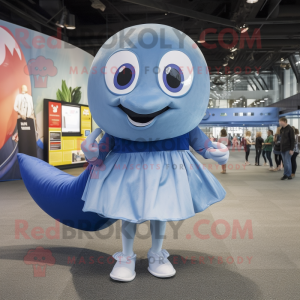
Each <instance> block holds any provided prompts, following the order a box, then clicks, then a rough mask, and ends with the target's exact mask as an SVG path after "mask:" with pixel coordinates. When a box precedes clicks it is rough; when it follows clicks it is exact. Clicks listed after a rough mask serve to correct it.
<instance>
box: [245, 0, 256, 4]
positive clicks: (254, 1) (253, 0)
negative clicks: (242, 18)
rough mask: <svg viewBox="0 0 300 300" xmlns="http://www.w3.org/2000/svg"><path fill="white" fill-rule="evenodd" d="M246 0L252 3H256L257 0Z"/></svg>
mask: <svg viewBox="0 0 300 300" xmlns="http://www.w3.org/2000/svg"><path fill="white" fill-rule="evenodd" d="M246 2H247V3H249V4H254V3H257V2H258V0H247V1H246Z"/></svg>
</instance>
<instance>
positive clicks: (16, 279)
mask: <svg viewBox="0 0 300 300" xmlns="http://www.w3.org/2000/svg"><path fill="white" fill-rule="evenodd" d="M197 158H199V159H200V161H201V162H203V163H205V164H206V167H207V168H209V169H210V170H211V172H212V173H213V174H214V175H215V176H216V177H217V178H218V179H219V180H220V182H221V183H222V185H223V186H224V187H225V189H226V191H227V196H226V198H225V199H224V200H223V201H222V202H219V203H217V204H214V205H213V206H211V207H209V208H208V209H207V210H205V211H204V212H202V213H200V214H198V215H196V216H195V217H193V218H190V219H188V220H185V221H183V222H174V223H168V225H167V230H166V239H165V241H164V245H163V247H164V248H165V249H167V250H168V251H169V252H170V254H171V257H170V260H171V262H172V263H173V264H174V267H175V268H176V270H177V273H176V276H175V277H174V278H169V279H158V278H155V277H153V276H152V275H151V274H150V273H149V272H148V271H147V259H146V254H147V251H148V249H149V248H150V246H151V236H150V234H149V222H146V223H144V224H141V225H139V226H138V233H137V236H136V239H135V243H134V250H135V252H136V254H137V256H138V261H137V267H136V272H137V277H136V279H135V280H134V281H132V282H130V283H120V282H114V281H112V280H111V279H110V277H109V273H110V271H111V269H112V267H113V264H114V261H113V260H112V258H111V254H113V253H115V252H116V251H120V250H121V239H120V222H117V223H115V224H113V225H112V226H111V227H110V228H109V229H106V230H103V231H102V232H97V233H90V234H88V235H87V234H85V233H84V232H82V231H77V230H73V229H69V228H68V227H66V226H62V225H58V226H59V228H58V230H57V232H58V233H59V234H58V235H57V236H55V230H53V229H54V228H51V227H54V226H55V222H54V220H53V219H51V218H50V217H49V216H48V215H46V214H45V213H44V212H43V211H42V210H41V209H40V208H39V207H38V206H37V205H36V204H35V202H34V201H33V200H32V199H31V197H30V195H29V194H28V192H27V190H26V188H25V187H24V184H23V182H22V181H12V182H2V183H0V299H5V300H7V299H12V300H17V299H31V300H35V299H62V300H67V299H72V300H75V299H159V300H161V299H172V300H175V299H230V300H234V299H238V300H241V299H288V300H292V299H295V300H298V299H300V296H299V295H300V284H299V282H300V251H299V246H300V197H299V195H300V179H299V178H300V173H299V175H298V176H297V177H296V178H295V179H294V180H289V181H288V180H286V181H280V180H279V179H280V177H281V176H282V172H270V171H268V167H263V166H260V167H256V166H254V165H253V164H254V151H252V152H251V153H250V162H251V163H252V165H251V166H247V167H245V166H244V152H243V151H241V152H239V151H231V157H230V161H229V164H228V166H227V169H228V174H226V175H222V174H220V171H221V167H220V166H217V165H216V164H215V163H214V162H213V161H209V160H204V159H202V158H200V156H198V155H197ZM81 171H82V170H81V169H70V170H67V172H68V173H70V174H73V175H78V174H80V172H81ZM299 172H300V170H299ZM21 227H24V229H23V231H22V232H23V234H22V233H20V234H19V235H18V232H19V231H20V230H18V228H21ZM51 229H52V230H51ZM37 247H43V248H44V249H45V250H42V253H44V254H45V256H48V258H47V259H46V260H47V262H48V265H47V266H46V268H45V267H43V268H39V267H38V265H36V264H35V265H33V264H32V263H29V264H26V261H27V259H26V257H27V255H30V254H31V251H30V252H28V251H29V250H31V249H33V253H34V250H35V249H36V248H37ZM46 250H48V251H46ZM39 253H41V252H39ZM49 256H51V258H52V257H53V258H52V261H51V259H50V260H49ZM42 259H43V258H42ZM54 260H55V262H54ZM44 275H45V276H44ZM43 276H44V277H43Z"/></svg>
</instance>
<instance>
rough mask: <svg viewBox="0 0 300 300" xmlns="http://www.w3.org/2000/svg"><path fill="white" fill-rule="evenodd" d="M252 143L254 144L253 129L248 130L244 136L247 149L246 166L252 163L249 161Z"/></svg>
mask: <svg viewBox="0 0 300 300" xmlns="http://www.w3.org/2000/svg"><path fill="white" fill-rule="evenodd" d="M251 145H252V139H251V131H249V130H248V131H246V135H245V137H244V150H245V159H246V161H245V165H246V166H249V165H251V164H250V163H249V162H248V158H249V154H250V148H251Z"/></svg>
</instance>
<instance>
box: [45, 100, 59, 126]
mask: <svg viewBox="0 0 300 300" xmlns="http://www.w3.org/2000/svg"><path fill="white" fill-rule="evenodd" d="M48 111H49V128H50V127H52V128H53V127H55V128H61V103H58V102H49V107H48Z"/></svg>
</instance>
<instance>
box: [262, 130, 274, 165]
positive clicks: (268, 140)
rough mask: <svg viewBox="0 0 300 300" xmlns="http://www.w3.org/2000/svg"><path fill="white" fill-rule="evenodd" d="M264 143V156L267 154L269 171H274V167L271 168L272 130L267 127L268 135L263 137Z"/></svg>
mask: <svg viewBox="0 0 300 300" xmlns="http://www.w3.org/2000/svg"><path fill="white" fill-rule="evenodd" d="M264 145H265V148H264V150H265V152H266V156H267V160H268V161H269V164H270V169H269V170H270V171H274V168H273V161H272V156H271V154H272V148H273V130H271V129H269V130H268V136H267V138H266V139H265V142H264Z"/></svg>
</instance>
